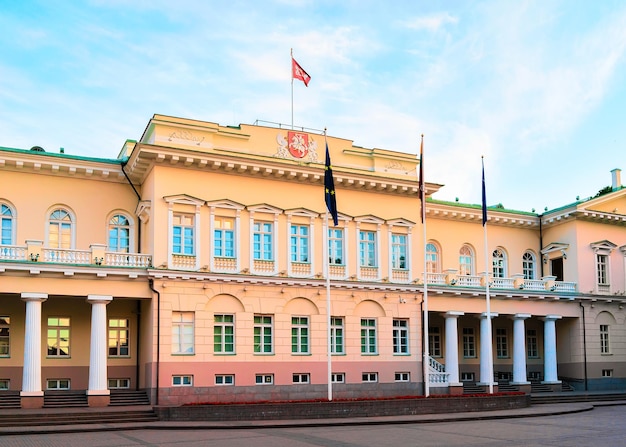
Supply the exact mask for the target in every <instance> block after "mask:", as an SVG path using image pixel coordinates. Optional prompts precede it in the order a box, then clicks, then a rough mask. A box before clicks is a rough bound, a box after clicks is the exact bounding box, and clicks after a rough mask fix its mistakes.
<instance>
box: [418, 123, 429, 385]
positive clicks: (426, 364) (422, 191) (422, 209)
mask: <svg viewBox="0 0 626 447" xmlns="http://www.w3.org/2000/svg"><path fill="white" fill-rule="evenodd" d="M419 193H420V202H421V205H420V215H421V216H420V217H421V219H422V241H423V249H424V299H423V301H422V303H423V306H424V307H423V312H424V322H423V330H424V335H423V340H424V350H423V351H424V358H423V359H422V366H423V370H424V396H425V397H428V396H430V352H429V347H428V325H429V322H428V278H427V276H426V274H427V271H426V270H427V268H426V265H427V262H428V255H427V252H426V241H427V239H426V205H425V203H424V202H425V200H426V184H425V182H424V134H422V141H421V143H420V166H419Z"/></svg>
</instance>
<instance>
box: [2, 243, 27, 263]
mask: <svg viewBox="0 0 626 447" xmlns="http://www.w3.org/2000/svg"><path fill="white" fill-rule="evenodd" d="M0 259H5V260H7V261H23V260H25V259H26V247H20V246H17V245H0Z"/></svg>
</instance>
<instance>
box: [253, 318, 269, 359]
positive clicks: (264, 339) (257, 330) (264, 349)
mask: <svg viewBox="0 0 626 447" xmlns="http://www.w3.org/2000/svg"><path fill="white" fill-rule="evenodd" d="M272 320H273V317H272V315H255V316H254V353H255V354H272V353H273V352H274V336H273V324H272Z"/></svg>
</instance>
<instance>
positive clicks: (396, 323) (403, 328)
mask: <svg viewBox="0 0 626 447" xmlns="http://www.w3.org/2000/svg"><path fill="white" fill-rule="evenodd" d="M393 353H394V354H408V353H409V321H408V320H395V319H394V320H393Z"/></svg>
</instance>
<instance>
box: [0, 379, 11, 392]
mask: <svg viewBox="0 0 626 447" xmlns="http://www.w3.org/2000/svg"><path fill="white" fill-rule="evenodd" d="M10 384H11V381H10V380H9V379H0V391H8V390H9V388H10V386H9V385H10Z"/></svg>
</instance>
